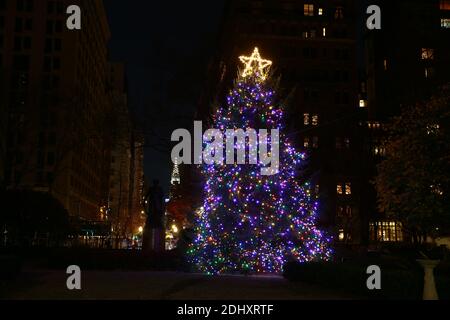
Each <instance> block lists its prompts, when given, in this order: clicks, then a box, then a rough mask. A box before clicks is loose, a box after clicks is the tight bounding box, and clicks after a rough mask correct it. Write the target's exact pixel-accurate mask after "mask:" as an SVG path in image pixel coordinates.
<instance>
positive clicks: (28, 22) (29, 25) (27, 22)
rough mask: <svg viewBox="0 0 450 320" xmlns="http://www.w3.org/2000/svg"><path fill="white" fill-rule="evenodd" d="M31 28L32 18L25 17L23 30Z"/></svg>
mask: <svg viewBox="0 0 450 320" xmlns="http://www.w3.org/2000/svg"><path fill="white" fill-rule="evenodd" d="M32 29H33V20H32V19H26V20H25V30H26V31H31V30H32Z"/></svg>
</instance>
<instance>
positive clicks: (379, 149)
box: [373, 146, 386, 156]
mask: <svg viewBox="0 0 450 320" xmlns="http://www.w3.org/2000/svg"><path fill="white" fill-rule="evenodd" d="M373 153H374V154H375V155H376V156H385V155H386V149H385V148H384V147H380V146H376V147H374V148H373Z"/></svg>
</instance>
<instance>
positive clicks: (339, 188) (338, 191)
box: [336, 184, 344, 194]
mask: <svg viewBox="0 0 450 320" xmlns="http://www.w3.org/2000/svg"><path fill="white" fill-rule="evenodd" d="M336 191H337V194H344V191H343V190H342V185H341V184H338V185H337V186H336Z"/></svg>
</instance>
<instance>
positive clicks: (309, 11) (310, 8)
mask: <svg viewBox="0 0 450 320" xmlns="http://www.w3.org/2000/svg"><path fill="white" fill-rule="evenodd" d="M303 13H304V15H305V16H308V17H312V16H314V5H313V4H305V5H303Z"/></svg>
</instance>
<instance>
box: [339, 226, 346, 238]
mask: <svg viewBox="0 0 450 320" xmlns="http://www.w3.org/2000/svg"><path fill="white" fill-rule="evenodd" d="M344 239H345V233H344V229H339V241H344Z"/></svg>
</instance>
